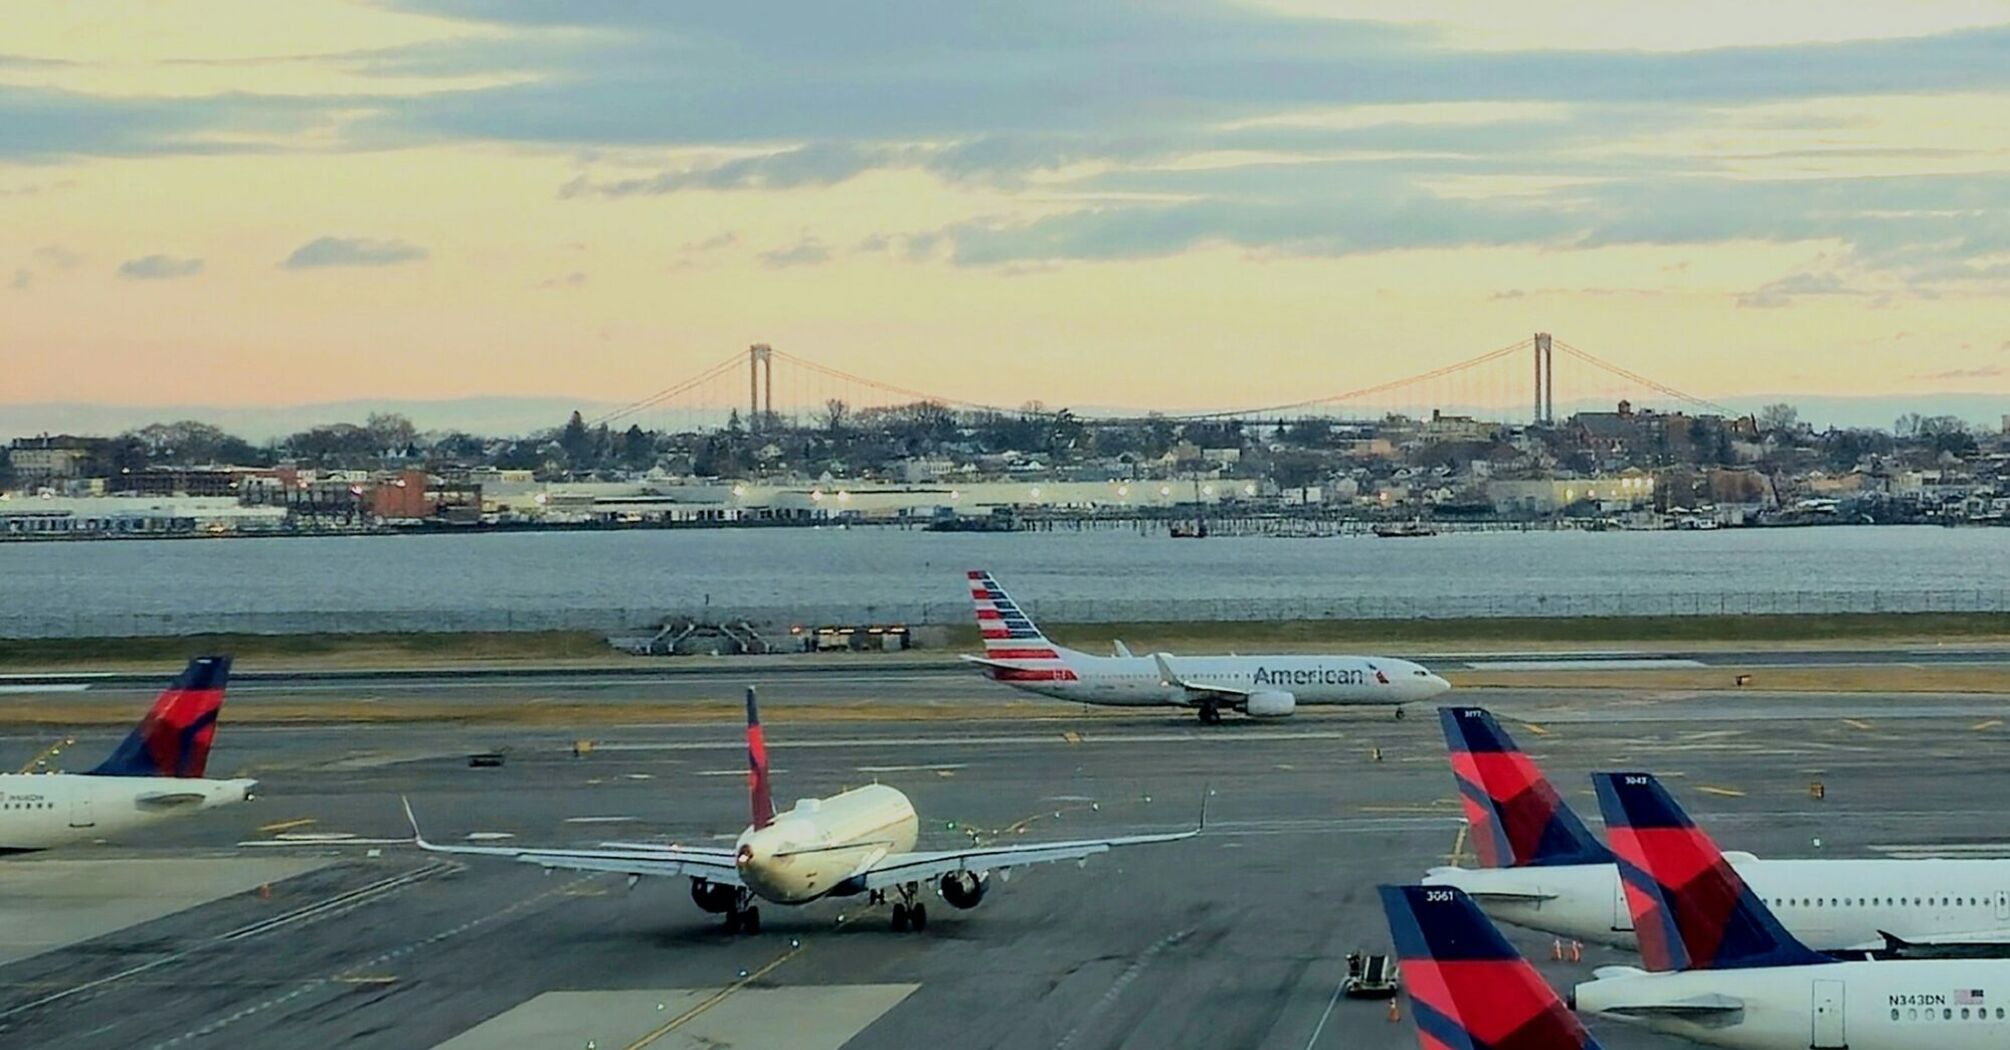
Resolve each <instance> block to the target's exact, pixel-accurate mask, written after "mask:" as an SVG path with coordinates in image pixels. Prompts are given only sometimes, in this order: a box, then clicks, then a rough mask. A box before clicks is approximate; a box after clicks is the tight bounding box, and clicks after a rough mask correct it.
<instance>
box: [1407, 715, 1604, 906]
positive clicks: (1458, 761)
mask: <svg viewBox="0 0 2010 1050" xmlns="http://www.w3.org/2000/svg"><path fill="white" fill-rule="evenodd" d="M1438 721H1439V722H1440V723H1441V724H1442V725H1443V726H1444V730H1445V747H1446V749H1447V750H1448V751H1449V752H1450V753H1451V759H1452V776H1453V778H1454V779H1456V780H1457V781H1458V783H1459V798H1460V801H1461V802H1463V803H1464V804H1465V810H1466V822H1467V823H1468V824H1469V825H1471V827H1472V834H1471V838H1472V842H1473V848H1474V850H1475V851H1476V852H1477V853H1478V854H1479V858H1480V865H1481V866H1482V867H1487V868H1531V867H1547V866H1553V865H1559V864H1610V863H1612V852H1611V851H1610V850H1608V849H1606V848H1605V844H1604V843H1602V842H1600V841H1598V839H1597V838H1596V837H1595V836H1593V835H1592V833H1591V831H1590V830H1589V829H1587V828H1586V827H1585V826H1584V821H1583V820H1581V819H1579V818H1578V816H1577V814H1576V813H1575V812H1574V811H1572V810H1571V808H1570V804H1569V803H1567V802H1565V801H1564V800H1563V796H1561V795H1559V794H1557V791H1556V788H1554V787H1552V786H1551V785H1550V782H1549V778H1547V777H1545V776H1543V775H1542V770H1541V769H1540V768H1538V767H1537V766H1536V764H1535V760H1534V759H1532V758H1530V757H1529V756H1528V755H1527V754H1525V753H1524V752H1523V751H1522V749H1521V748H1518V747H1516V746H1515V743H1514V741H1513V740H1512V739H1510V738H1509V737H1508V735H1507V730H1505V729H1502V728H1501V724H1500V722H1499V721H1497V720H1496V719H1495V718H1494V716H1493V714H1492V712H1490V711H1488V710H1486V709H1485V708H1483V707H1441V708H1438Z"/></svg>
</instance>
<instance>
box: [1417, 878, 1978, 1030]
mask: <svg viewBox="0 0 2010 1050" xmlns="http://www.w3.org/2000/svg"><path fill="white" fill-rule="evenodd" d="M1725 856H1726V858H1727V859H1728V860H1730V862H1731V866H1732V868H1733V869H1735V870H1736V871H1737V873H1738V874H1739V875H1740V876H1741V877H1742V878H1744V880H1745V882H1746V883H1747V884H1749V885H1750V886H1751V887H1752V891H1753V892H1754V893H1756V894H1757V895H1758V896H1759V897H1760V898H1761V899H1762V900H1764V901H1765V903H1766V906H1767V907H1768V908H1770V909H1771V910H1772V912H1773V914H1774V915H1775V916H1776V917H1778V918H1779V920H1780V923H1781V924H1782V925H1783V926H1785V927H1786V928H1787V930H1788V931H1789V932H1791V933H1793V935H1794V936H1795V937H1797V938H1799V939H1800V941H1801V942H1802V943H1803V944H1806V945H1807V946H1808V947H1810V948H1813V949H1815V950H1816V951H1822V952H1847V951H1869V950H1873V949H1876V948H1878V947H1881V946H1882V945H1883V944H1884V943H1885V941H1884V936H1883V934H1885V933H1890V934H1893V935H1895V936H1897V937H1900V938H1902V939H1904V940H1906V941H1910V942H1915V943H1931V944H1934V945H1936V946H1959V945H1962V944H1964V943H1965V944H1970V945H1979V944H1994V945H1998V946H2000V948H2001V949H2002V950H2003V951H2004V952H2005V954H2010V860H1844V859H1837V860H1806V859H1800V860H1761V859H1759V858H1756V857H1753V856H1751V855H1750V854H1739V853H1727V854H1726V855H1725ZM1424 884H1425V885H1431V886H1456V887H1458V888H1459V889H1462V890H1464V891H1466V893H1467V894H1468V895H1469V896H1471V897H1472V898H1473V900H1474V901H1475V902H1477V903H1478V904H1479V906H1480V908H1481V909H1482V910H1483V911H1485V912H1486V913H1487V914H1488V915H1490V916H1492V917H1494V918H1496V919H1498V920H1500V921H1502V922H1510V923H1513V924H1515V925H1517V926H1523V927H1527V928H1529V929H1533V930H1540V931H1542V932H1544V933H1550V934H1555V935H1558V936H1563V937H1573V938H1576V939H1578V940H1582V941H1591V942H1596V943H1601V944H1611V945H1616V946H1618V947H1623V948H1632V947H1635V942H1634V937H1633V920H1632V917H1631V915H1630V914H1629V913H1628V911H1627V908H1626V899H1625V897H1624V896H1623V894H1622V892H1621V890H1620V884H1619V874H1618V871H1617V869H1615V868H1614V867H1613V866H1612V865H1610V864H1565V865H1556V866H1552V867H1526V868H1434V869H1432V870H1431V872H1430V873H1429V874H1428V875H1427V876H1425V878H1424ZM2005 1005H2006V1006H2010V1003H2006V1004H2005Z"/></svg>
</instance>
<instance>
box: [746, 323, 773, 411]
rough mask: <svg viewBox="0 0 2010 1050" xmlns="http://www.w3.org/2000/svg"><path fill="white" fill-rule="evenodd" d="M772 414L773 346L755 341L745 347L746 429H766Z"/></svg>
mask: <svg viewBox="0 0 2010 1050" xmlns="http://www.w3.org/2000/svg"><path fill="white" fill-rule="evenodd" d="M764 404H765V407H763V405H764ZM774 414H775V348H774V347H772V346H769V345H768V344H766V343H755V344H754V345H752V346H750V347H748V348H747V429H748V430H751V431H760V430H766V429H768V419H769V417H771V416H773V415H774Z"/></svg>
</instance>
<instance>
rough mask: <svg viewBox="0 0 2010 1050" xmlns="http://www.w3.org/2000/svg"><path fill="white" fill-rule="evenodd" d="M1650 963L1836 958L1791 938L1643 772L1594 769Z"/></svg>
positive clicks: (1794, 962)
mask: <svg viewBox="0 0 2010 1050" xmlns="http://www.w3.org/2000/svg"><path fill="white" fill-rule="evenodd" d="M1591 781H1592V786H1593V787H1595V788H1597V789H1598V808H1599V809H1600V810H1601V811H1602V812H1603V813H1604V814H1605V827H1606V832H1607V833H1608V834H1609V835H1610V836H1611V839H1612V852H1613V853H1615V854H1617V855H1618V863H1619V879H1620V882H1621V883H1623V884H1624V885H1625V887H1626V907H1627V909H1628V910H1629V911H1631V912H1632V913H1633V928H1634V931H1635V933H1636V934H1638V936H1639V938H1640V959H1641V961H1642V962H1644V963H1646V965H1647V968H1648V969H1649V970H1656V971H1666V970H1735V969H1745V968H1750V967H1759V966H1802V965H1808V964H1812V963H1827V962H1833V961H1834V960H1832V959H1830V958H1829V957H1828V956H1826V955H1822V954H1820V953H1819V952H1816V951H1814V950H1813V949H1810V948H1809V947H1807V946H1806V945H1804V944H1802V943H1801V942H1800V941H1798V940H1796V939H1795V938H1794V935H1793V934H1791V933H1788V932H1787V931H1786V929H1785V928H1784V927H1782V926H1781V925H1780V923H1779V920H1777V919H1775V918H1774V917H1773V913H1772V912H1771V911H1770V910H1768V909H1767V907H1766V905H1765V902H1763V901H1761V900H1760V899H1759V898H1758V895H1757V894H1755V893H1753V892H1752V889H1751V887H1749V886H1747V885H1745V880H1744V879H1743V878H1741V877H1740V876H1739V875H1738V873H1737V872H1736V871H1735V870H1733V869H1732V867H1731V865H1730V863H1729V862H1728V861H1726V860H1725V859H1724V854H1723V853H1722V852H1721V851H1720V850H1718V849H1717V844H1716V843H1715V842H1713V841H1711V840H1710V836H1709V835H1707V834H1705V833H1704V832H1703V829H1701V828H1699V827H1697V826H1696V824H1695V822H1694V821H1692V820H1690V819H1689V815H1688V814H1687V813H1684V812H1683V811H1682V807H1681V806H1679V805H1677V804H1676V802H1675V800H1674V799H1673V798H1672V797H1670V796H1669V794H1668V792H1667V790H1666V789H1664V788H1663V787H1662V786H1661V782H1660V781H1659V780H1657V779H1655V778H1654V777H1653V776H1651V775H1649V774H1646V773H1594V774H1592V776H1591Z"/></svg>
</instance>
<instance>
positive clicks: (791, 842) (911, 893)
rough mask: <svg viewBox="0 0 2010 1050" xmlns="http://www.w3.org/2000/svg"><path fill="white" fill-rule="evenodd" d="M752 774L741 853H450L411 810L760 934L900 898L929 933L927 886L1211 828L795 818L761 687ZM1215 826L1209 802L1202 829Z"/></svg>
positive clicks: (969, 882)
mask: <svg viewBox="0 0 2010 1050" xmlns="http://www.w3.org/2000/svg"><path fill="white" fill-rule="evenodd" d="M747 765H748V773H749V776H748V782H749V793H750V795H751V796H752V802H753V822H752V823H751V824H750V825H748V827H747V830H745V831H743V832H741V833H740V837H739V840H738V842H737V843H736V844H735V845H734V847H733V848H732V849H708V848H703V847H694V846H677V845H657V844H653V843H638V842H603V843H601V844H600V846H599V848H597V849H583V850H582V849H517V848H514V847H507V846H443V845H439V844H437V843H433V842H429V841H427V840H426V838H425V836H424V835H423V834H421V833H420V831H419V821H418V818H417V817H415V816H413V814H412V806H411V803H410V802H406V803H405V819H406V820H408V821H410V822H411V825H412V838H413V841H414V842H415V843H417V845H418V847H419V848H420V849H423V850H429V851H431V852H434V853H460V854H473V855H479V856H490V857H508V858H510V859H513V860H520V861H525V862H528V863H531V864H537V865H541V866H543V867H544V868H546V869H547V870H549V869H553V868H566V869H570V870H575V871H602V872H616V873H620V874H625V875H627V876H628V884H629V885H630V886H633V885H634V884H635V883H636V882H637V881H638V880H639V879H640V878H641V877H642V876H644V875H684V876H688V877H689V878H690V879H691V900H692V901H693V902H694V903H696V904H697V905H698V907H699V908H701V909H703V910H705V911H708V912H712V913H714V914H724V915H725V917H726V930H727V932H729V933H734V932H740V931H745V932H747V933H759V932H760V930H761V909H760V907H759V906H757V905H755V904H754V903H753V901H754V899H755V898H759V899H761V900H765V901H768V902H769V903H772V904H789V905H798V904H808V903H810V902H811V901H816V900H821V899H823V898H825V897H856V896H864V897H865V898H866V899H867V900H868V901H869V902H870V903H873V904H879V903H883V902H884V901H885V900H886V895H887V891H889V890H891V891H893V892H894V893H895V894H896V895H898V897H899V900H897V901H896V902H895V903H894V905H893V928H894V929H895V930H900V931H905V930H909V929H912V930H915V931H920V930H924V929H926V928H927V927H928V909H927V907H926V906H925V905H923V904H922V903H921V901H920V900H918V899H917V898H918V897H919V896H920V894H921V886H922V884H924V883H929V882H933V883H934V884H935V889H936V894H937V895H938V896H940V897H941V898H942V899H943V900H945V901H947V902H949V904H950V906H951V907H954V908H974V907H976V906H977V904H978V902H979V901H982V900H983V899H984V895H985V892H986V891H987V890H988V889H989V887H990V884H991V873H992V872H994V871H995V872H999V873H1000V875H1001V878H1002V876H1003V874H1004V872H1005V871H1007V870H1008V869H1011V868H1017V867H1023V866H1025V865H1028V864H1049V863H1053V862H1055V861H1063V860H1074V861H1083V860H1086V859H1088V858H1089V857H1091V856H1094V855H1096V854H1098V853H1107V852H1109V851H1110V850H1112V849H1115V848H1118V847H1121V846H1143V845H1148V844H1151V843H1158V842H1179V841H1181V840H1184V839H1190V838H1193V837H1194V836H1195V835H1198V834H1200V832H1201V830H1202V828H1201V827H1195V828H1193V829H1191V830H1188V831H1179V832H1172V833H1168V834H1159V835H1129V836H1123V837H1118V838H1106V839H1080V840H1076V841H1073V842H1045V843H1026V844H1022V845H1013V846H979V847H971V848H967V849H953V850H940V851H920V852H917V851H915V849H914V840H915V832H916V829H917V818H916V816H915V812H914V805H913V803H911V802H909V801H908V799H907V796H906V795H903V794H901V793H900V792H899V791H896V790H894V789H893V788H890V787H886V786H884V785H881V784H872V785H868V786H866V787H860V788H853V789H851V790H849V791H845V792H841V793H839V794H836V795H832V796H830V797H828V798H811V799H803V800H801V801H799V802H797V803H796V805H795V808H794V809H791V810H789V811H787V812H785V813H777V812H775V803H774V797H773V795H772V794H771V792H770V790H769V786H768V748H767V741H766V738H765V737H764V736H763V734H762V731H761V717H760V710H759V707H758V705H757V704H756V702H755V698H754V690H752V689H748V690H747ZM1206 821H1207V807H1206V802H1205V799H1203V801H1202V806H1201V824H1202V826H1205V824H1206Z"/></svg>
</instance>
